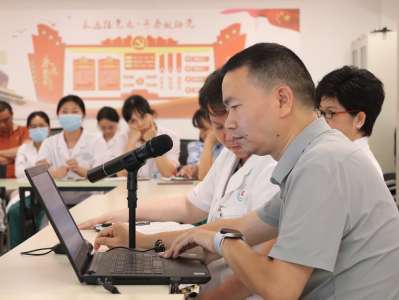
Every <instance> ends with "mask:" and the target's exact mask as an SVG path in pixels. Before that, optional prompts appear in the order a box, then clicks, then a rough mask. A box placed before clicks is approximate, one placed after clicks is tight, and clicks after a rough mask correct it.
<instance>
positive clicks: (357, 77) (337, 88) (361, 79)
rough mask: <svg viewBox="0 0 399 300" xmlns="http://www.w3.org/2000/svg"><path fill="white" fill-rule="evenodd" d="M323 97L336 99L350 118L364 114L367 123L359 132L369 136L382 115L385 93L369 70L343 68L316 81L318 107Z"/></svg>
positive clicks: (350, 67) (381, 85)
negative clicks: (360, 113)
mask: <svg viewBox="0 0 399 300" xmlns="http://www.w3.org/2000/svg"><path fill="white" fill-rule="evenodd" d="M323 97H330V98H336V99H337V101H338V102H339V103H340V104H341V105H342V106H343V107H344V108H345V109H346V110H347V111H349V113H350V114H351V115H353V116H356V114H357V113H358V112H361V111H362V112H364V113H365V114H366V120H365V122H364V124H363V126H362V128H360V130H361V131H362V132H364V134H365V135H366V136H370V135H371V133H372V132H373V127H374V123H375V121H376V119H377V117H378V115H379V114H380V112H381V108H382V104H383V103H384V98H385V92H384V85H383V83H382V82H381V81H380V80H379V79H378V78H377V77H376V76H375V75H374V74H373V73H371V72H370V71H368V70H366V69H359V68H357V67H354V66H344V67H342V68H340V69H336V70H334V71H332V72H330V73H328V74H327V75H326V76H324V77H323V79H322V80H321V81H320V82H319V84H318V85H317V88H316V97H315V98H316V103H317V106H318V107H319V106H320V102H321V99H322V98H323Z"/></svg>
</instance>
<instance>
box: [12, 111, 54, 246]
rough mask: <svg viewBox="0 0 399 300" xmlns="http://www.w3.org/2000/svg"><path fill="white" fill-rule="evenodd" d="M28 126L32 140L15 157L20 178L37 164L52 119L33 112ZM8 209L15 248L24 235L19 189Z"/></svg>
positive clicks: (13, 195)
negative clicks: (27, 169)
mask: <svg viewBox="0 0 399 300" xmlns="http://www.w3.org/2000/svg"><path fill="white" fill-rule="evenodd" d="M27 127H28V129H29V137H30V140H29V141H28V142H27V143H25V144H22V145H21V146H20V147H19V148H18V151H17V155H16V158H15V175H16V177H17V178H18V179H22V178H25V172H24V170H25V169H26V168H30V167H33V166H35V165H36V162H37V160H38V156H39V149H40V147H41V146H42V143H43V141H44V140H45V139H46V138H47V137H48V135H49V132H50V119H49V117H48V115H47V114H46V113H45V112H43V111H35V112H32V113H31V114H30V115H29V116H28V119H27ZM25 205H27V206H30V205H31V203H30V199H29V197H27V198H26V203H25ZM6 211H7V218H8V224H9V232H10V233H9V237H10V247H11V248H13V247H15V246H16V245H18V244H19V243H20V242H22V237H21V236H20V233H21V227H20V225H21V222H20V202H19V194H18V192H17V191H16V192H13V193H12V194H11V199H10V201H9V202H8V204H7V210H6ZM41 215H42V213H41V212H39V214H38V216H36V219H37V220H39V219H41ZM39 223H40V222H39ZM38 225H39V224H38ZM36 229H38V228H36Z"/></svg>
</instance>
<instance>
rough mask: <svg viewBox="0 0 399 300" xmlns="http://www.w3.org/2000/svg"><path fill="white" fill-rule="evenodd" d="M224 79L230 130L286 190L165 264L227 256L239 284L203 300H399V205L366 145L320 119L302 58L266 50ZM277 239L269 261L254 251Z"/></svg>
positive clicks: (178, 244)
mask: <svg viewBox="0 0 399 300" xmlns="http://www.w3.org/2000/svg"><path fill="white" fill-rule="evenodd" d="M222 72H223V74H224V79H223V85H222V88H223V101H224V102H225V105H226V107H227V109H228V111H229V115H228V118H227V120H226V124H225V127H226V128H227V129H228V130H230V131H231V133H232V134H233V136H234V137H235V139H236V141H237V142H239V143H240V145H242V147H243V148H245V149H246V150H247V151H248V152H250V153H254V154H258V155H266V154H271V155H272V157H273V158H274V159H276V160H277V161H278V164H277V166H276V168H275V170H274V172H273V175H272V182H273V183H275V184H277V185H279V186H280V193H278V194H277V195H276V196H275V197H274V198H273V200H271V201H270V202H269V203H268V204H266V206H265V207H263V208H261V209H259V210H258V211H257V212H254V213H250V214H248V215H246V216H244V217H242V218H239V219H234V220H233V219H231V220H221V221H219V222H215V223H214V224H209V225H207V226H204V227H202V228H199V229H198V230H195V231H191V232H189V233H186V234H183V235H182V236H180V237H179V238H177V239H176V240H175V242H174V243H173V245H172V247H171V248H170V249H169V250H168V251H167V252H166V253H165V257H177V256H178V255H179V253H180V252H182V251H184V250H186V249H188V248H192V247H194V246H197V245H199V246H202V247H203V248H204V249H205V250H206V252H207V253H212V254H214V253H218V254H220V255H222V256H223V257H224V258H225V260H226V262H227V263H228V264H229V266H230V267H231V268H232V269H233V271H234V273H235V277H232V278H230V279H229V280H227V281H226V282H225V283H224V284H222V286H221V287H219V288H217V289H216V290H214V291H210V292H208V293H206V294H204V295H202V296H201V298H200V299H222V298H225V299H243V298H245V297H246V296H248V295H250V294H251V293H256V294H258V295H260V296H261V297H263V298H265V299H297V298H301V299H348V300H356V299H359V300H360V299H384V300H385V299H399V284H398V282H399V267H398V265H399V214H398V210H397V207H396V205H395V203H394V201H393V199H392V197H391V195H390V193H389V191H388V189H387V187H386V186H385V183H384V181H383V179H382V178H381V176H379V174H378V172H377V170H376V169H375V168H374V166H373V165H372V163H371V162H370V160H369V159H368V158H367V157H366V156H365V154H364V152H363V151H361V148H360V147H359V146H357V145H356V144H353V143H352V142H351V141H350V140H349V139H347V138H346V137H345V136H344V135H343V134H342V133H340V132H338V131H337V130H334V129H330V127H328V125H327V123H326V122H325V120H324V119H323V118H318V117H317V115H316V113H315V110H314V109H315V102H314V84H313V82H312V79H311V76H310V74H309V72H308V71H307V69H306V67H305V66H304V65H303V63H302V61H301V60H300V59H299V58H298V57H297V56H296V55H295V54H294V53H293V52H292V51H290V50H289V49H287V48H285V47H283V46H280V45H277V44H269V43H263V44H256V45H254V46H252V47H249V48H247V49H245V50H243V51H242V52H240V53H238V54H236V55H235V56H233V57H232V58H231V59H230V60H229V61H228V62H227V63H226V65H225V66H224V67H223V69H222ZM222 227H228V228H224V229H223V230H221V231H220V232H216V233H215V231H217V230H218V229H219V228H222ZM233 229H236V230H239V231H241V232H242V234H243V235H244V240H242V239H240V238H239V237H240V234H239V233H237V232H234V230H233ZM271 239H275V242H269V243H266V244H265V246H264V248H263V251H262V253H263V254H267V256H266V258H265V256H264V255H259V253H256V252H255V251H254V250H253V249H252V248H251V247H250V245H255V244H259V243H261V242H264V241H268V240H271ZM209 257H211V255H209ZM209 257H208V258H209ZM227 287H229V288H227Z"/></svg>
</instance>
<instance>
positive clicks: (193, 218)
mask: <svg viewBox="0 0 399 300" xmlns="http://www.w3.org/2000/svg"><path fill="white" fill-rule="evenodd" d="M136 216H137V219H139V220H150V221H175V222H180V223H186V224H193V223H197V222H200V221H202V220H204V219H205V218H206V216H207V213H206V212H204V211H202V210H200V209H199V208H197V207H195V206H194V205H192V204H191V202H190V201H188V200H187V198H186V197H185V196H178V197H171V198H165V199H156V200H146V201H141V202H139V203H138V207H137V210H136Z"/></svg>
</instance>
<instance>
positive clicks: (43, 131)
mask: <svg viewBox="0 0 399 300" xmlns="http://www.w3.org/2000/svg"><path fill="white" fill-rule="evenodd" d="M29 136H30V138H31V139H32V141H34V142H36V143H41V142H43V141H44V139H45V138H46V137H48V128H47V127H38V128H30V129H29Z"/></svg>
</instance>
